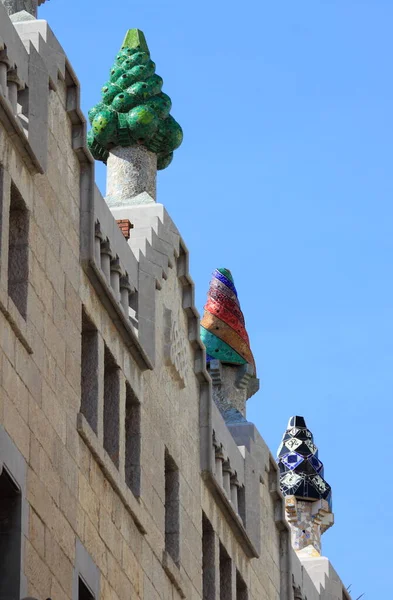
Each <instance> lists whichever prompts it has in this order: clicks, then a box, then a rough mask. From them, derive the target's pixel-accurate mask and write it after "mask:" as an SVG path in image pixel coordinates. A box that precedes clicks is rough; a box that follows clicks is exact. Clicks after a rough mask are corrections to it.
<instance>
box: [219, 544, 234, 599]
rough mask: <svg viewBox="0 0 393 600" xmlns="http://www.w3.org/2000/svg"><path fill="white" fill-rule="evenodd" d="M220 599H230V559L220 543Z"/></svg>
mask: <svg viewBox="0 0 393 600" xmlns="http://www.w3.org/2000/svg"><path fill="white" fill-rule="evenodd" d="M220 600H232V561H231V559H230V557H229V555H228V553H227V551H226V550H225V548H224V546H223V545H222V544H220Z"/></svg>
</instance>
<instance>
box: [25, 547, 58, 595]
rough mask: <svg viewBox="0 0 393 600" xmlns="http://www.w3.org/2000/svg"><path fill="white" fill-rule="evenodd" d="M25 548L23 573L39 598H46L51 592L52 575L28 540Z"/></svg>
mask: <svg viewBox="0 0 393 600" xmlns="http://www.w3.org/2000/svg"><path fill="white" fill-rule="evenodd" d="M25 544H26V549H25V574H26V577H27V578H28V581H29V586H31V587H32V588H34V589H35V590H36V591H37V595H38V596H39V597H40V598H48V597H49V594H50V593H51V585H52V575H51V572H50V570H49V568H48V566H47V565H46V563H45V560H44V559H42V558H40V556H39V555H38V553H37V552H36V550H35V549H34V548H33V546H32V545H31V543H30V542H29V540H26V542H25Z"/></svg>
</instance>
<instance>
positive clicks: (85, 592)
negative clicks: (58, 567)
mask: <svg viewBox="0 0 393 600" xmlns="http://www.w3.org/2000/svg"><path fill="white" fill-rule="evenodd" d="M78 600H94V595H93V594H92V593H91V591H90V589H89V588H88V587H87V585H86V584H85V582H84V581H83V579H82V577H81V576H79V583H78Z"/></svg>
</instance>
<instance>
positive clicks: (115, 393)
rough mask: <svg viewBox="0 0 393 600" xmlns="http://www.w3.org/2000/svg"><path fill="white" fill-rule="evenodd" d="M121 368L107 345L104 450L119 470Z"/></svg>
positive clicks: (105, 360) (105, 357) (105, 359)
mask: <svg viewBox="0 0 393 600" xmlns="http://www.w3.org/2000/svg"><path fill="white" fill-rule="evenodd" d="M119 375H120V373H119V367H118V366H117V364H116V362H115V359H114V358H113V355H112V354H111V352H110V351H109V350H108V348H107V346H106V345H105V352H104V448H105V450H106V451H107V453H108V454H109V456H110V458H111V460H112V461H113V463H114V465H115V466H116V467H117V468H119V430H120V411H119V405H120V398H119V397H120V378H119Z"/></svg>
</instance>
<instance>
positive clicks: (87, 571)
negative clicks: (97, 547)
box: [53, 539, 101, 600]
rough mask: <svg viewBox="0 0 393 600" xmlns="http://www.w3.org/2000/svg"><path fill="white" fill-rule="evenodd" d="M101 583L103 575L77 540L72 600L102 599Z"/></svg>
mask: <svg viewBox="0 0 393 600" xmlns="http://www.w3.org/2000/svg"><path fill="white" fill-rule="evenodd" d="M100 583H101V575H100V571H99V569H98V568H97V565H96V564H95V563H94V561H93V560H92V558H91V556H90V554H89V553H88V552H87V551H86V548H85V547H84V546H83V545H82V544H81V542H80V540H79V539H77V540H76V544H75V568H74V577H73V583H72V600H96V599H98V598H100ZM53 600H55V599H53Z"/></svg>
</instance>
